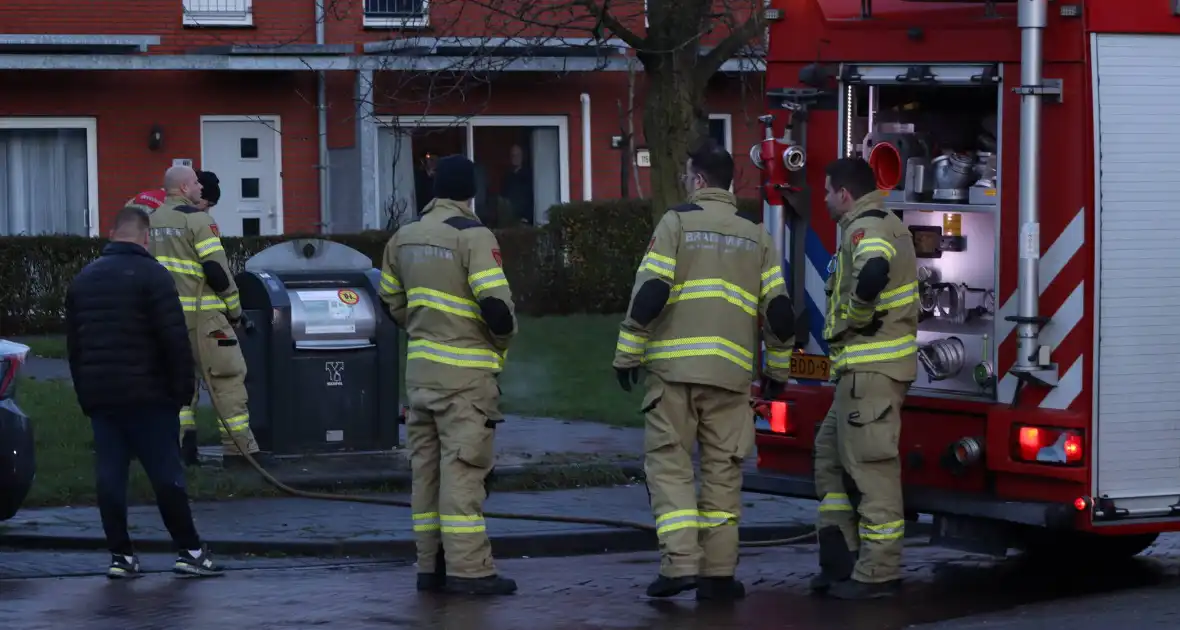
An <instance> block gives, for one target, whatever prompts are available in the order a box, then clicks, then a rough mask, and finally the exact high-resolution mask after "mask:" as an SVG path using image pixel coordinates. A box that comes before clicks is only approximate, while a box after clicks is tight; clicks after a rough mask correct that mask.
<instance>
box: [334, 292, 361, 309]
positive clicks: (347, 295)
mask: <svg viewBox="0 0 1180 630" xmlns="http://www.w3.org/2000/svg"><path fill="white" fill-rule="evenodd" d="M336 297H338V298H340V301H341V302H344V303H345V304H348V305H349V306H352V305H353V304H356V303H357V302H360V301H361V298H360V296H359V295H357V294H356V291H349V290H348V289H340V290H339V291H337V292H336Z"/></svg>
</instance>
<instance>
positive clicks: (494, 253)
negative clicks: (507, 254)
mask: <svg viewBox="0 0 1180 630" xmlns="http://www.w3.org/2000/svg"><path fill="white" fill-rule="evenodd" d="M492 258H495V259H496V265H497V266H500V267H503V266H504V259H503V258H500V250H498V249H493V250H492Z"/></svg>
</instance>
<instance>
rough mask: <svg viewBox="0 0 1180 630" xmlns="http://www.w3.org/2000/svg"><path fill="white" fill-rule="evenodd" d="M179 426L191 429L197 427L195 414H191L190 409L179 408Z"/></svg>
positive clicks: (191, 410)
mask: <svg viewBox="0 0 1180 630" xmlns="http://www.w3.org/2000/svg"><path fill="white" fill-rule="evenodd" d="M180 426H181V427H193V428H195V427H196V426H197V418H196V414H194V413H193V408H192V407H181V408H180Z"/></svg>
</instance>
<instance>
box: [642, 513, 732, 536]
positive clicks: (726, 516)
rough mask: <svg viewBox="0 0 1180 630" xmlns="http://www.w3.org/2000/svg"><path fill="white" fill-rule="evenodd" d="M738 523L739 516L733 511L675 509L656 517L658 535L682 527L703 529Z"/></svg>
mask: <svg viewBox="0 0 1180 630" xmlns="http://www.w3.org/2000/svg"><path fill="white" fill-rule="evenodd" d="M737 524H738V516H737V514H734V513H732V512H721V511H700V510H673V511H671V512H665V513H663V514H661V515H659V516H658V517H656V535H657V536H659V535H663V534H668V533H671V532H674V531H678V530H681V529H703V528H710V527H721V526H724V525H737Z"/></svg>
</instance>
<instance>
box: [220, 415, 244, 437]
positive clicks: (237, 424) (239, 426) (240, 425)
mask: <svg viewBox="0 0 1180 630" xmlns="http://www.w3.org/2000/svg"><path fill="white" fill-rule="evenodd" d="M225 424H228V425H229V430H230V431H231V432H233V433H241V432H242V431H245V430H246V429H249V428H250V414H248V413H241V414H238V415H236V416H230V417H228V418H226V419H225ZM217 426H218V428H219V429H221V432H222V433H225V427H224V426H222V424H221V423H220V422H218V423H217Z"/></svg>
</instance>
